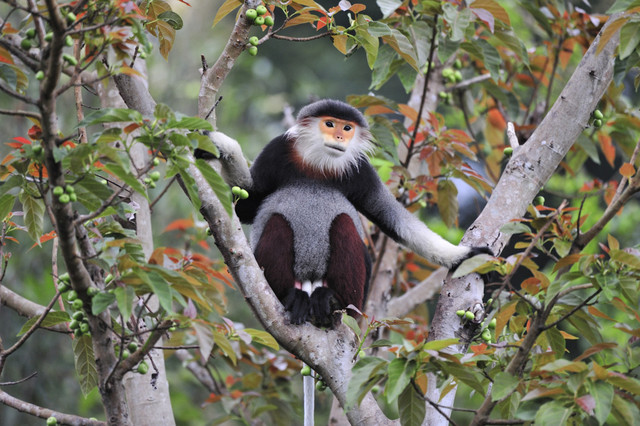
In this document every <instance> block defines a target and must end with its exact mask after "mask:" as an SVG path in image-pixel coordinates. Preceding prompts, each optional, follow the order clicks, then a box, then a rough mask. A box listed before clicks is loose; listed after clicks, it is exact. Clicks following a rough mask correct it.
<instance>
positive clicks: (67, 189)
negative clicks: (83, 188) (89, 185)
mask: <svg viewBox="0 0 640 426" xmlns="http://www.w3.org/2000/svg"><path fill="white" fill-rule="evenodd" d="M64 191H65V192H66V193H67V194H73V193H74V192H76V190H75V188H74V187H73V186H72V185H67V186H65V187H64Z"/></svg>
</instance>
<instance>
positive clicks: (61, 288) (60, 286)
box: [58, 281, 70, 293]
mask: <svg viewBox="0 0 640 426" xmlns="http://www.w3.org/2000/svg"><path fill="white" fill-rule="evenodd" d="M69 288H70V287H69V286H68V285H67V283H65V282H64V281H60V282H58V291H59V292H60V293H66V292H67V291H69Z"/></svg>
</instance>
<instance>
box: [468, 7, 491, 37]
mask: <svg viewBox="0 0 640 426" xmlns="http://www.w3.org/2000/svg"><path fill="white" fill-rule="evenodd" d="M474 5H475V4H474ZM471 12H473V14H474V15H476V17H477V18H478V19H479V20H481V21H482V22H484V23H485V24H487V26H488V27H489V31H491V32H492V33H493V29H494V25H495V19H494V18H493V15H492V14H491V12H489V11H488V10H486V9H478V8H475V7H472V8H471Z"/></svg>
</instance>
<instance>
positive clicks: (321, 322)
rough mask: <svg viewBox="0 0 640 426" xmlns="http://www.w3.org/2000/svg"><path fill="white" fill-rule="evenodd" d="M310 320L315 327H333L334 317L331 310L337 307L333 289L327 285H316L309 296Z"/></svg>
mask: <svg viewBox="0 0 640 426" xmlns="http://www.w3.org/2000/svg"><path fill="white" fill-rule="evenodd" d="M310 305H311V310H310V312H311V314H310V317H311V322H312V323H313V324H314V325H315V326H316V327H333V326H334V324H335V322H336V319H335V318H334V315H333V312H334V311H335V310H336V309H338V308H339V307H338V303H337V301H336V298H335V297H334V294H333V290H331V289H330V288H328V287H318V288H316V289H315V290H314V291H313V294H311V298H310Z"/></svg>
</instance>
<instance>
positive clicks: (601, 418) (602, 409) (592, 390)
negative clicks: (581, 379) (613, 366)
mask: <svg viewBox="0 0 640 426" xmlns="http://www.w3.org/2000/svg"><path fill="white" fill-rule="evenodd" d="M587 389H589V394H591V396H592V397H593V399H594V400H595V402H596V408H595V410H594V414H595V417H596V419H597V420H598V423H599V424H601V425H602V424H604V423H605V422H606V420H607V417H609V413H610V412H611V406H612V404H613V386H611V385H610V384H609V383H606V382H603V381H597V382H587Z"/></svg>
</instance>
